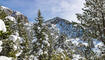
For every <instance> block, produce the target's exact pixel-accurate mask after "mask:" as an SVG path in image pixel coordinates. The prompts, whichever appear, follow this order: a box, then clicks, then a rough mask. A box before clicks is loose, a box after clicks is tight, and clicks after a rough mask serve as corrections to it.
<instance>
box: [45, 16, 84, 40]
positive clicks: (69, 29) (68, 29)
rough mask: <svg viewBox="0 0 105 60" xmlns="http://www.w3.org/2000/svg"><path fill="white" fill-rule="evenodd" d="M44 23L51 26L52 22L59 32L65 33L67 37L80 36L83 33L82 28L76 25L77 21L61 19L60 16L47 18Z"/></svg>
mask: <svg viewBox="0 0 105 60" xmlns="http://www.w3.org/2000/svg"><path fill="white" fill-rule="evenodd" d="M45 23H46V24H47V25H48V26H49V27H51V25H52V24H53V25H56V27H57V28H58V30H59V32H60V34H65V35H67V36H68V37H69V38H76V37H81V36H82V34H83V30H82V28H81V27H80V26H79V25H77V23H74V22H69V21H68V20H65V19H62V18H60V17H55V18H53V19H50V20H47V21H46V22H45Z"/></svg>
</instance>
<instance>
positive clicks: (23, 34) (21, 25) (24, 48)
mask: <svg viewBox="0 0 105 60" xmlns="http://www.w3.org/2000/svg"><path fill="white" fill-rule="evenodd" d="M17 22H18V23H17V26H18V31H19V36H20V37H22V38H23V39H22V43H20V48H21V50H22V53H21V55H20V56H19V57H18V59H21V60H24V59H25V60H29V54H30V53H29V51H30V48H29V39H28V35H27V32H26V30H25V27H24V23H23V22H22V21H21V19H18V21H17Z"/></svg>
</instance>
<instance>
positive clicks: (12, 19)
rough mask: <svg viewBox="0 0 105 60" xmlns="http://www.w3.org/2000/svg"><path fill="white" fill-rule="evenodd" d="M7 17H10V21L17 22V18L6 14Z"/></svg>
mask: <svg viewBox="0 0 105 60" xmlns="http://www.w3.org/2000/svg"><path fill="white" fill-rule="evenodd" d="M6 19H9V20H10V21H14V22H16V19H15V18H14V17H12V16H6Z"/></svg>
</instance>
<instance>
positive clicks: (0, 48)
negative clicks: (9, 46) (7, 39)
mask: <svg viewBox="0 0 105 60" xmlns="http://www.w3.org/2000/svg"><path fill="white" fill-rule="evenodd" d="M1 45H2V41H0V52H1V51H2V46H1Z"/></svg>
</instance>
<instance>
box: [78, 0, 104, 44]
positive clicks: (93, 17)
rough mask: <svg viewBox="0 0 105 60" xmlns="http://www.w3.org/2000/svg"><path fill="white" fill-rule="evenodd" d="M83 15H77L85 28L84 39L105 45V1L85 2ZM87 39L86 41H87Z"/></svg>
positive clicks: (90, 0)
mask: <svg viewBox="0 0 105 60" xmlns="http://www.w3.org/2000/svg"><path fill="white" fill-rule="evenodd" d="M85 1H86V3H85V8H83V9H82V10H83V14H77V18H78V20H80V21H81V24H82V26H83V28H84V38H86V39H87V38H88V39H90V40H91V38H95V39H98V40H102V41H103V43H104V44H105V38H104V37H105V16H104V15H105V6H104V5H105V0H85ZM86 39H85V40H86Z"/></svg>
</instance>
